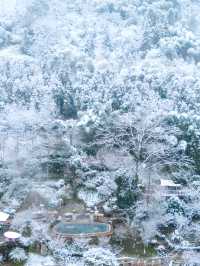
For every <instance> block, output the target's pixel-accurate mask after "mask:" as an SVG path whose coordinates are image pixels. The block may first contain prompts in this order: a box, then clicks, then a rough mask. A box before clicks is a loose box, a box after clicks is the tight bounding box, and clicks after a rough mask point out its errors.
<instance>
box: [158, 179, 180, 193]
mask: <svg viewBox="0 0 200 266" xmlns="http://www.w3.org/2000/svg"><path fill="white" fill-rule="evenodd" d="M160 186H161V187H163V188H166V189H172V190H176V189H180V188H181V184H176V183H174V181H172V180H171V179H160Z"/></svg>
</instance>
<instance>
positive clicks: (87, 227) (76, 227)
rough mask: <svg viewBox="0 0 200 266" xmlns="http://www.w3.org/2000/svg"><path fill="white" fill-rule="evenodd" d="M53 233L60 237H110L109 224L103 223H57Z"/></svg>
mask: <svg viewBox="0 0 200 266" xmlns="http://www.w3.org/2000/svg"><path fill="white" fill-rule="evenodd" d="M54 231H55V233H56V235H59V236H60V237H66V238H67V237H94V236H97V237H103V236H110V235H111V231H112V230H111V226H110V224H105V223H64V222H60V223H58V224H57V225H56V226H55V228H54Z"/></svg>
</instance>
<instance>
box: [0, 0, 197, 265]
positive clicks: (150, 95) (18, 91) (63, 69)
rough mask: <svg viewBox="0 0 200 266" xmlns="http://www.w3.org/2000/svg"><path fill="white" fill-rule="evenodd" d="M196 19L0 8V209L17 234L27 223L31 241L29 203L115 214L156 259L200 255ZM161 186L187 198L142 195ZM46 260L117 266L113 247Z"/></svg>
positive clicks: (147, 0) (136, 3) (156, 4)
mask: <svg viewBox="0 0 200 266" xmlns="http://www.w3.org/2000/svg"><path fill="white" fill-rule="evenodd" d="M199 11H200V1H199V0H117V1H116V0H93V1H91V0H73V1H70V0H30V1H25V0H9V1H6V0H0V138H1V147H0V150H1V165H0V166H1V168H0V201H1V209H3V208H14V209H16V210H18V209H19V210H20V211H19V212H17V213H16V216H15V218H14V220H13V227H14V228H17V229H18V230H21V232H22V233H23V230H25V228H26V226H27V222H29V224H30V227H31V230H32V235H33V236H32V240H33V239H37V238H39V236H38V231H37V229H38V227H39V226H41V225H40V224H37V225H36V224H35V222H33V221H32V220H31V221H30V217H31V210H30V208H29V207H30V206H29V207H27V206H28V202H29V201H30V203H31V202H32V201H33V199H31V195H33V194H34V193H36V194H37V197H38V201H39V199H40V197H41V201H42V202H43V201H44V202H46V203H48V204H51V205H53V204H54V205H55V206H57V204H59V202H60V200H62V202H64V203H66V202H68V201H69V200H73V199H76V200H81V201H82V202H84V204H85V206H87V207H91V208H100V209H101V211H103V212H104V214H107V215H110V216H112V215H113V214H115V215H117V216H118V217H120V218H123V219H125V221H126V224H127V225H128V227H129V230H130V231H131V232H133V231H134V230H136V229H135V228H137V230H138V232H139V235H140V238H141V239H142V241H143V243H145V245H147V244H148V243H151V242H152V240H154V242H155V239H156V241H158V242H159V241H160V242H162V245H161V244H160V245H158V247H157V249H156V250H157V252H158V253H159V252H160V253H162V252H164V253H167V252H168V251H169V250H170V251H172V250H175V249H176V248H178V247H180V246H181V245H182V246H185V245H186V246H187V243H189V242H190V241H189V242H188V239H189V238H192V239H193V242H194V243H195V245H197V246H199V241H200V239H199V232H200V229H199V224H197V221H199V220H200V206H199V200H200V194H199V191H200V74H199V73H200V38H199V37H200V27H199V23H200V17H199ZM24 132H25V133H24ZM163 178H164V179H170V180H172V181H173V182H174V183H175V184H180V185H181V186H182V188H183V191H184V195H183V194H181V195H182V196H177V195H173V196H170V197H167V198H165V200H163V197H162V196H161V195H160V194H159V191H158V190H157V191H156V193H155V194H154V193H150V192H151V189H152V188H154V187H155V186H157V185H158V183H159V181H160V179H163ZM51 182H52V183H51ZM62 182H64V183H63V184H64V185H65V188H67V189H68V192H66V190H64V189H63V184H62ZM50 183H51V184H50ZM54 183H55V184H54ZM41 184H42V185H43V186H44V187H43V188H42V187H40V185H41ZM53 184H54V185H53ZM144 190H145V191H147V190H148V191H149V193H147V194H148V195H146V194H145V192H144ZM150 194H152V195H150ZM44 202H43V203H44ZM64 203H63V204H64ZM48 204H47V205H48ZM22 206H23V207H22ZM25 206H26V207H25ZM22 210H23V211H22ZM36 227H37V228H36ZM41 231H42V234H43V238H44V239H45V238H46V235H47V231H48V230H47V228H45V226H44V225H43V227H42V229H41ZM41 231H40V233H41ZM119 238H120V237H119ZM121 238H123V237H121ZM160 242H159V243H160ZM49 249H50V250H51V254H54V258H56V259H58V260H59V261H62V263H63V264H62V265H94V266H95V265H97V266H98V265H99V266H100V265H105V266H109V265H118V264H117V263H118V262H117V259H116V254H117V251H116V250H115V248H114V247H113V246H112V245H111V244H110V245H109V248H104V247H92V248H88V246H87V247H86V246H84V247H83V246H79V245H78V244H77V243H75V244H73V245H68V246H65V247H63V246H62V247H61V246H58V245H57V244H55V243H54V242H53V240H51V241H50V244H49ZM72 250H78V251H77V253H79V254H82V260H81V262H80V260H79V263H83V264H77V261H76V259H75V258H73V256H72V253H73V252H72ZM14 251H16V250H14ZM14 251H13V253H11V255H13V257H12V256H11V258H15V255H16V254H18V253H19V254H21V256H22V257H23V255H24V257H25V256H26V254H25V253H23V250H21V249H20V250H17V251H16V254H15V252H14ZM17 252H18V253H17ZM0 253H1V251H0ZM160 253H159V254H160ZM94 254H96V257H95V259H94ZM162 254H163V253H162ZM189 257H190V259H191V257H192V258H194V259H193V260H194V263H195V258H196V257H198V254H193V256H189ZM185 258H187V256H186V255H185ZM31 259H32V258H31V257H29V260H30V261H31ZM103 259H104V260H105V263H104V264H102V260H103ZM24 260H26V259H24ZM74 260H75V262H74ZM199 260H200V259H199ZM196 261H197V263H198V262H199V261H198V258H197V259H196ZM69 263H72V264H69ZM73 263H75V264H73ZM188 263H189V262H188ZM192 263H193V262H191V264H187V265H198V264H192ZM28 265H29V264H28ZM33 265H34V262H33ZM35 265H36V264H35ZM38 265H39V264H38Z"/></svg>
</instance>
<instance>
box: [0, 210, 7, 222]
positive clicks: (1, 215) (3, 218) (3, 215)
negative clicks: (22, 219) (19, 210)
mask: <svg viewBox="0 0 200 266" xmlns="http://www.w3.org/2000/svg"><path fill="white" fill-rule="evenodd" d="M8 218H9V214H8V213H5V212H0V222H6V221H7V220H8Z"/></svg>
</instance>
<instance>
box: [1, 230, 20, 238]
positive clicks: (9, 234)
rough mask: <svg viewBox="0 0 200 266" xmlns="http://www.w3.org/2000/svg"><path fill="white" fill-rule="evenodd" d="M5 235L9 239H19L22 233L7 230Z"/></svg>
mask: <svg viewBox="0 0 200 266" xmlns="http://www.w3.org/2000/svg"><path fill="white" fill-rule="evenodd" d="M4 236H5V237H6V238H9V239H18V238H20V237H21V234H19V233H17V232H13V231H7V232H5V233H4Z"/></svg>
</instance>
